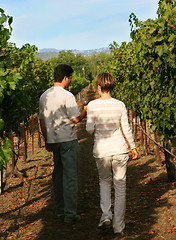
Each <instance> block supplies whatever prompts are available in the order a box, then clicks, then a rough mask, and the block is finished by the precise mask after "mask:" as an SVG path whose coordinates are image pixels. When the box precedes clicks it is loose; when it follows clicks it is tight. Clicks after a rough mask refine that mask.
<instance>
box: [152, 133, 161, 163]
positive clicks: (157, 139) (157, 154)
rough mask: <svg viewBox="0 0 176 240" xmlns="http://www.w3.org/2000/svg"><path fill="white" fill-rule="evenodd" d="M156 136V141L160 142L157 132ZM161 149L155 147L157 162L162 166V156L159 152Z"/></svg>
mask: <svg viewBox="0 0 176 240" xmlns="http://www.w3.org/2000/svg"><path fill="white" fill-rule="evenodd" d="M154 136H155V141H156V142H158V141H159V138H158V134H157V131H155V132H154ZM159 150H160V148H159V146H158V145H156V146H155V153H156V156H157V160H158V161H159V163H160V165H161V156H160V152H159Z"/></svg>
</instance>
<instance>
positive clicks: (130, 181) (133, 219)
mask: <svg viewBox="0 0 176 240" xmlns="http://www.w3.org/2000/svg"><path fill="white" fill-rule="evenodd" d="M92 94H93V92H92ZM76 128H77V134H78V139H79V145H80V159H79V175H78V176H79V196H78V199H79V201H78V212H79V214H80V215H81V217H82V220H81V221H80V222H78V223H75V224H66V223H64V222H63V219H58V218H57V217H56V216H55V212H54V209H55V207H54V197H53V188H52V171H53V161H52V154H51V153H48V152H47V151H46V150H45V149H44V144H42V146H43V147H42V148H37V147H36V148H35V154H32V151H29V153H28V160H27V162H26V163H24V159H23V158H21V159H19V161H18V168H19V170H21V171H23V172H25V174H26V176H25V177H24V176H23V177H16V178H13V177H12V174H11V168H12V165H11V163H8V165H7V174H8V176H7V183H6V186H5V188H4V193H3V194H2V195H0V239H1V240H4V239H6V240H17V239H18V240H22V239H31V240H50V239H52V240H56V239H57V240H58V239H59V240H83V239H87V240H111V239H113V238H114V236H113V234H112V233H108V234H105V235H102V234H100V233H98V232H97V231H96V226H97V224H98V221H99V218H100V216H101V211H100V207H99V183H98V174H97V169H96V165H95V161H94V159H93V156H92V146H93V138H92V137H91V136H90V135H88V134H87V132H86V131H85V120H83V121H82V122H81V123H79V124H78V125H77V127H76ZM138 142H139V141H137V146H138V151H139V159H137V160H129V163H128V171H127V210H126V235H125V236H124V237H123V238H121V239H128V240H130V239H139V240H145V239H146V240H147V239H154V240H163V239H166V240H174V239H176V220H175V216H176V198H175V195H176V188H175V186H176V184H175V183H168V180H167V173H166V170H165V166H161V165H160V163H159V162H158V161H157V159H156V156H155V155H154V153H150V154H149V155H148V156H146V155H143V153H142V151H141V150H140V149H141V147H140V146H139V143H138ZM36 146H37V143H36ZM112 192H113V191H112Z"/></svg>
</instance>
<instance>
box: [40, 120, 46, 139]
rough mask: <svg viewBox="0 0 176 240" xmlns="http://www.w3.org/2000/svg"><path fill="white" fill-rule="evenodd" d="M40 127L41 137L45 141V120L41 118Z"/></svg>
mask: <svg viewBox="0 0 176 240" xmlns="http://www.w3.org/2000/svg"><path fill="white" fill-rule="evenodd" d="M40 127H41V131H42V134H43V137H44V139H45V142H46V141H47V133H46V126H45V122H44V120H43V119H40Z"/></svg>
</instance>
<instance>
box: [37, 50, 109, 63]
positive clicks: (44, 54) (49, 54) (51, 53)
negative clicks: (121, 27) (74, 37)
mask: <svg viewBox="0 0 176 240" xmlns="http://www.w3.org/2000/svg"><path fill="white" fill-rule="evenodd" d="M60 51H62V50H57V49H55V48H43V49H40V50H39V51H38V53H37V56H38V57H40V58H42V59H43V60H48V59H50V58H53V57H57V56H58V53H59V52H60ZM65 51H67V50H65ZM71 51H72V52H73V53H74V54H82V55H84V56H86V55H91V54H96V53H100V52H107V53H108V52H110V50H109V48H107V47H104V48H97V49H89V50H77V49H73V50H71Z"/></svg>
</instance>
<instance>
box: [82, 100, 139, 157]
mask: <svg viewBox="0 0 176 240" xmlns="http://www.w3.org/2000/svg"><path fill="white" fill-rule="evenodd" d="M86 130H87V132H89V133H90V134H92V133H94V147H93V155H94V157H96V158H101V157H107V156H111V155H116V154H123V153H128V151H129V150H128V149H129V146H128V144H129V145H130V147H131V149H133V148H135V143H134V140H133V135H132V132H131V129H130V126H129V123H128V116H127V110H126V107H125V104H124V103H123V102H121V101H119V100H117V99H115V98H110V99H105V100H104V99H96V100H93V101H91V102H90V103H89V104H88V107H87V122H86ZM122 131H123V133H122ZM124 135H125V137H124ZM125 138H126V140H127V141H126V140H125ZM127 142H128V143H127Z"/></svg>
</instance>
